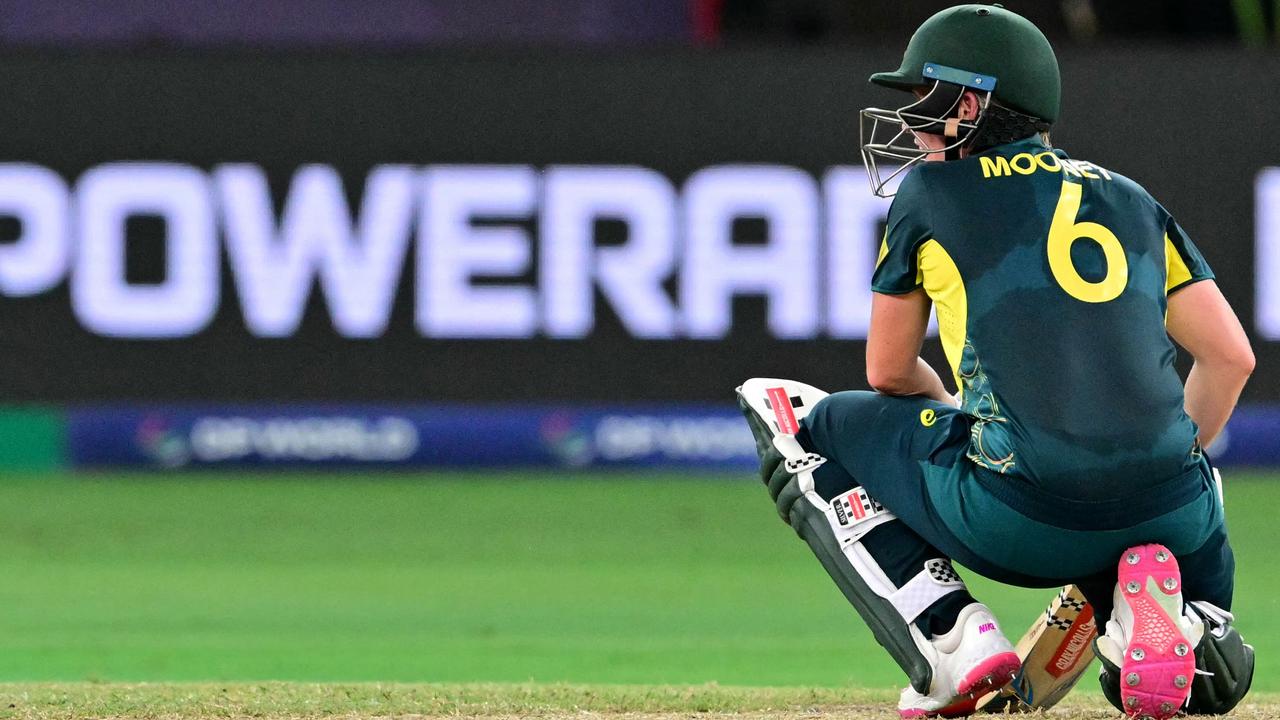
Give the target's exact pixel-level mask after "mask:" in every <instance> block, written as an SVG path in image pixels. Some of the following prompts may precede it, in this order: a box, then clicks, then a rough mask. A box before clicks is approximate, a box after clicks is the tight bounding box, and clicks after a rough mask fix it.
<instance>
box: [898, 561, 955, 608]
mask: <svg viewBox="0 0 1280 720" xmlns="http://www.w3.org/2000/svg"><path fill="white" fill-rule="evenodd" d="M963 589H964V580H962V579H961V578H960V574H959V573H957V572H956V571H955V568H953V567H952V566H951V561H950V560H948V559H946V558H934V559H933V560H927V561H925V564H924V569H923V570H921V571H920V572H919V573H917V574H916V576H915V577H913V578H911V579H910V580H908V581H907V584H906V585H903V586H902V587H900V588H898V589H897V590H896V591H895V592H894V593H893V594H891V595H890V596H889V602H890V603H893V607H894V608H896V609H897V610H898V613H899V614H900V615H902V618H903V619H904V620H906V621H907V622H912V621H913V620H915V619H916V618H918V617H920V613H922V612H924V611H925V610H928V609H929V606H930V605H932V604H934V603H935V602H937V601H938V600H940V599H941V598H942V597H944V596H946V595H948V594H950V593H953V592H956V591H957V590H963Z"/></svg>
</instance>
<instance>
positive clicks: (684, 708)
mask: <svg viewBox="0 0 1280 720" xmlns="http://www.w3.org/2000/svg"><path fill="white" fill-rule="evenodd" d="M894 699H895V698H894V695H893V694H892V693H890V692H887V691H874V690H848V691H844V690H833V689H818V688H814V689H804V688H734V687H721V686H717V685H701V686H689V687H678V686H625V685H618V686H614V685H548V684H470V685H437V684H375V683H365V684H305V683H253V684H210V683H202V684H123V683H49V684H46V683H41V684H29V683H23V684H3V685H0V718H24V719H25V718H31V719H41V720H44V719H46V718H47V719H50V720H54V719H56V720H73V719H74V720H79V719H81V718H146V719H148V720H151V719H156V720H159V719H162V718H164V719H169V718H172V719H175V720H179V719H181V720H185V719H187V718H266V719H271V718H385V717H416V718H437V717H438V718H516V717H535V718H544V719H552V718H575V719H577V720H583V719H586V718H616V719H618V720H622V719H624V718H625V719H626V720H650V719H652V720H658V719H667V718H695V719H697V720H714V719H717V718H733V719H734V720H746V719H755V718H818V717H822V718H833V719H835V718H855V719H861V718H885V719H886V720H888V719H890V718H896V717H897V713H895V712H894V711H893V701H894ZM1232 716H1233V717H1238V718H1248V719H1250V720H1252V719H1253V718H1276V717H1280V697H1276V696H1274V695H1272V696H1258V697H1255V698H1251V702H1250V703H1249V704H1248V705H1247V707H1242V708H1240V709H1238V710H1237V711H1236V712H1235V713H1233V715H1232ZM1027 717H1050V718H1058V719H1061V720H1077V719H1079V720H1084V719H1086V718H1087V719H1089V720H1093V719H1095V718H1096V719H1098V720H1101V719H1102V718H1120V717H1121V716H1120V715H1119V713H1117V712H1115V711H1114V710H1112V709H1111V708H1110V707H1109V706H1107V705H1106V704H1105V702H1104V701H1103V700H1102V698H1101V697H1099V696H1097V695H1090V694H1081V695H1080V696H1079V697H1076V698H1072V699H1071V700H1069V701H1068V702H1067V703H1065V704H1064V705H1063V706H1060V707H1058V708H1055V709H1053V710H1051V711H1050V712H1048V713H1047V714H1045V715H1039V716H1027Z"/></svg>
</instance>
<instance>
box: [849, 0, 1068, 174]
mask: <svg viewBox="0 0 1280 720" xmlns="http://www.w3.org/2000/svg"><path fill="white" fill-rule="evenodd" d="M871 82H873V83H876V84H877V85H882V86H884V87H889V88H894V89H897V90H907V91H912V90H917V89H919V90H927V91H928V92H927V94H926V95H925V96H924V97H923V98H921V99H920V100H919V101H917V102H914V103H912V104H910V105H907V106H905V107H902V108H899V109H897V110H883V109H880V108H867V109H866V110H863V111H862V139H863V143H862V155H863V160H864V161H865V162H866V165H867V170H868V172H869V173H870V175H871V184H872V190H873V192H875V193H876V194H877V195H880V196H882V197H888V196H889V195H890V194H891V193H886V191H885V186H886V185H887V184H888V183H889V182H890V181H892V180H893V179H894V178H896V177H898V176H900V175H901V174H902V173H904V172H906V171H907V169H909V168H910V167H911V166H913V165H915V164H916V163H919V162H922V161H923V160H924V158H925V157H926V156H927V155H929V154H931V153H933V152H943V153H945V156H946V159H948V160H953V159H956V158H958V157H959V153H960V149H961V148H968V149H969V150H970V151H971V152H976V151H980V150H984V149H987V148H990V147H994V146H996V145H1001V144H1004V143H1007V142H1013V141H1015V140H1021V139H1022V138H1025V137H1028V136H1030V135H1033V134H1035V133H1036V132H1044V131H1047V130H1048V129H1049V127H1050V125H1052V124H1053V122H1054V121H1056V120H1057V119H1058V110H1059V104H1060V101H1061V96H1062V80H1061V76H1060V74H1059V72H1058V59H1057V57H1056V56H1055V55H1054V53H1053V47H1052V46H1050V45H1049V41H1048V39H1047V38H1045V36H1044V33H1042V32H1040V29H1039V28H1037V27H1036V26H1035V25H1033V24H1032V23H1031V21H1030V20H1027V19H1026V18H1024V17H1022V16H1021V15H1018V14H1017V13H1013V12H1010V11H1008V10H1005V9H1004V8H1003V7H1001V6H999V5H957V6H955V7H952V8H948V9H946V10H943V11H942V12H939V13H938V14H936V15H934V16H933V17H931V18H929V19H928V20H926V21H925V22H924V24H923V25H921V26H920V28H919V29H918V30H916V32H915V34H914V35H912V36H911V41H910V42H909V43H908V44H907V51H906V52H905V53H904V54H903V57H902V65H901V66H900V67H899V68H898V69H897V70H894V71H892V72H882V73H876V74H875V75H872V76H871ZM967 90H972V91H973V92H975V93H978V97H979V105H980V110H979V113H978V117H977V118H975V119H974V120H971V121H965V120H961V119H959V117H957V114H958V113H957V110H958V108H959V106H960V98H961V96H962V95H963V94H964V92H965V91H967ZM886 129H887V130H888V132H889V134H890V137H889V139H888V141H887V142H877V140H878V139H879V138H878V137H877V131H879V130H886ZM918 133H925V134H930V135H941V136H943V137H944V138H945V139H946V141H947V142H946V147H945V148H943V149H940V150H924V149H923V148H922V147H921V143H918V142H916V136H917V134H918ZM877 158H883V159H888V160H892V161H895V162H898V163H905V164H904V165H903V166H902V167H899V168H898V169H897V170H895V171H894V172H893V173H892V174H891V175H889V176H888V177H886V178H885V179H884V180H881V179H880V174H879V170H878V168H877V166H876V159H877Z"/></svg>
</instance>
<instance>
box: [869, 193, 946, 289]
mask: <svg viewBox="0 0 1280 720" xmlns="http://www.w3.org/2000/svg"><path fill="white" fill-rule="evenodd" d="M932 236H933V230H932V228H931V227H930V213H929V205H928V196H927V193H926V192H925V190H924V180H923V179H922V178H921V177H920V172H919V169H918V168H917V169H916V170H915V171H912V172H910V173H908V174H907V176H906V178H904V179H903V181H902V185H900V186H899V187H898V192H897V194H896V195H894V197H893V204H892V205H890V206H889V223H888V227H887V228H886V229H885V233H884V239H883V240H882V241H881V242H880V254H879V256H878V257H877V259H876V271H875V274H873V275H872V276H871V289H872V290H873V291H875V292H878V293H884V294H886V295H902V294H903V293H909V292H911V291H912V290H915V289H916V288H918V287H920V286H921V284H922V283H923V278H922V277H921V276H920V268H919V263H918V261H917V254H918V251H919V249H920V245H922V244H923V243H924V242H925V241H927V240H928V239H929V238H931V237H932Z"/></svg>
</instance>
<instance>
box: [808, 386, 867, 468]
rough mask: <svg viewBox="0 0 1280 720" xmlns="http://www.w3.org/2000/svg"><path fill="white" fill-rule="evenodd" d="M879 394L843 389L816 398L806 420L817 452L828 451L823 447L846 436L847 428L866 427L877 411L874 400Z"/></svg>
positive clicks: (828, 450)
mask: <svg viewBox="0 0 1280 720" xmlns="http://www.w3.org/2000/svg"><path fill="white" fill-rule="evenodd" d="M880 397H881V396H880V395H877V394H876V393H873V392H867V391H865V390H845V391H843V392H838V393H832V394H830V395H828V396H826V397H825V398H823V399H822V400H821V401H819V402H818V404H817V405H815V406H814V407H813V410H812V411H810V413H809V416H808V417H807V418H806V419H805V425H806V426H807V427H808V429H809V437H810V439H811V440H812V441H813V443H814V445H815V446H817V451H818V452H819V453H823V452H824V451H826V453H830V449H829V448H827V447H825V446H826V445H828V444H830V442H831V441H832V440H833V439H835V438H839V437H844V436H846V433H847V431H848V429H849V428H859V427H865V426H866V425H867V423H869V422H871V421H872V420H873V419H874V417H875V414H876V413H877V412H878V411H879V408H878V405H877V403H876V400H877V398H880ZM824 454H825V453H824Z"/></svg>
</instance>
